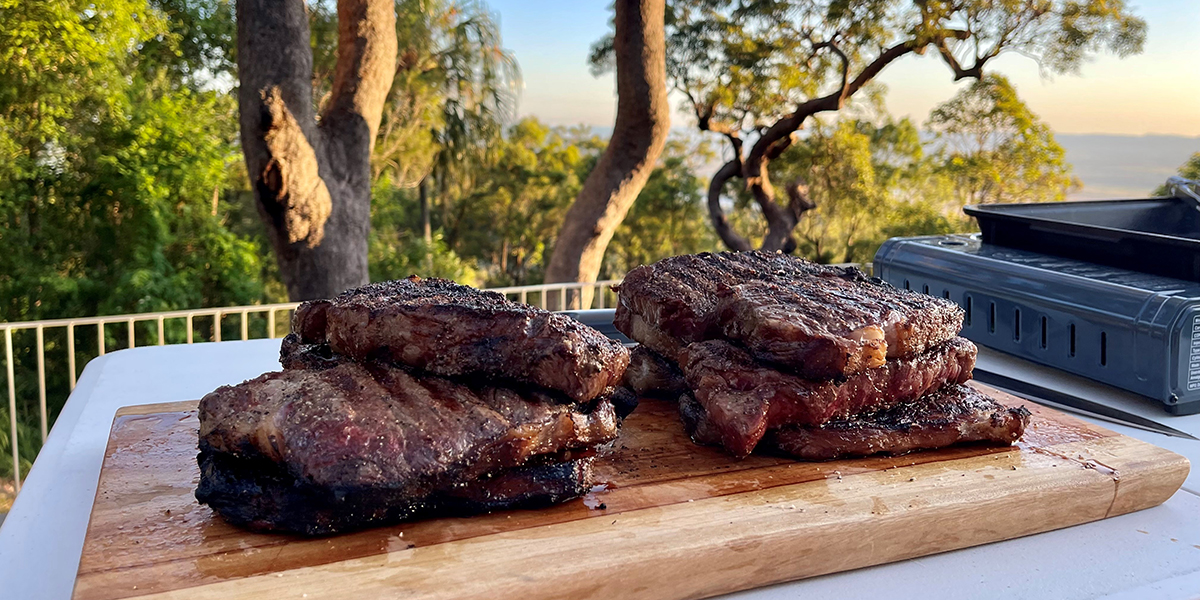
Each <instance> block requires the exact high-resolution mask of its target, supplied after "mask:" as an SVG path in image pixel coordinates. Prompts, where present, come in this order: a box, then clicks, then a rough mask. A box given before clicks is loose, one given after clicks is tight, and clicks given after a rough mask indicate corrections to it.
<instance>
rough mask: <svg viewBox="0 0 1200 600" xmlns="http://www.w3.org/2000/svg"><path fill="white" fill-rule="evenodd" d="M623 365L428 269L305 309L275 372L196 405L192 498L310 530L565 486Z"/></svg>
mask: <svg viewBox="0 0 1200 600" xmlns="http://www.w3.org/2000/svg"><path fill="white" fill-rule="evenodd" d="M628 361H629V356H628V353H627V352H626V350H625V348H624V347H622V346H621V345H620V344H618V343H616V342H614V341H612V340H609V339H608V338H606V337H605V336H604V335H602V334H601V333H599V332H598V331H596V330H594V329H591V328H588V327H586V326H583V325H581V324H579V323H577V322H576V321H574V320H572V319H570V318H568V317H566V316H564V315H557V314H552V313H549V312H546V311H544V310H538V309H535V308H531V307H529V306H525V305H520V304H515V303H513V302H509V301H508V300H506V299H505V298H504V297H503V296H501V295H499V294H495V293H489V292H481V291H479V290H476V289H474V288H470V287H466V286H461V285H458V284H455V283H453V282H450V281H445V280H440V279H420V278H416V277H411V278H409V279H407V280H401V281H393V282H386V283H379V284H372V285H369V286H366V287H363V288H359V289H355V290H350V291H348V292H345V293H343V294H341V295H339V296H337V297H336V298H333V299H332V300H322V301H313V302H306V303H304V304H302V305H301V306H300V307H299V308H298V309H297V310H296V314H295V317H294V319H293V333H292V334H291V335H289V336H288V337H287V338H286V339H285V340H284V344H283V347H282V352H281V362H282V363H283V367H284V369H283V371H280V372H274V373H267V374H264V375H262V376H260V377H258V378H256V379H252V380H250V381H246V382H244V383H242V384H239V385H235V386H226V387H222V388H219V389H217V390H216V391H214V392H212V393H210V394H208V395H207V396H205V397H204V399H203V400H201V402H200V455H199V463H200V470H201V474H200V485H199V487H198V488H197V490H196V497H197V498H198V499H199V500H200V501H201V502H204V503H207V504H208V505H209V506H211V507H212V508H213V509H214V510H216V511H217V512H219V513H220V514H222V515H223V516H224V517H225V518H226V519H228V520H230V521H232V522H234V523H236V524H239V525H243V526H246V527H250V528H253V529H260V530H271V531H289V532H297V533H303V534H309V535H319V534H328V533H335V532H339V531H345V530H350V529H356V528H361V527H365V526H372V525H380V524H385V523H391V522H396V521H399V520H404V519H408V518H412V517H415V516H425V515H429V514H433V513H446V512H452V513H455V514H461V513H466V512H480V511H487V510H496V509H501V508H511V507H529V506H537V505H544V504H549V503H554V502H560V501H563V500H566V499H569V498H574V497H578V496H580V495H582V494H583V493H585V492H586V491H587V490H588V489H589V488H590V486H591V463H592V460H593V458H592V457H593V455H594V454H595V452H596V450H597V448H598V447H600V446H601V445H603V444H606V443H608V442H611V441H612V440H613V439H614V438H615V437H616V435H617V424H618V423H617V414H616V412H615V410H614V407H613V403H612V401H611V395H612V394H613V386H614V385H616V384H617V383H618V382H619V381H620V380H621V377H622V375H623V373H624V371H625V367H626V365H627V364H628Z"/></svg>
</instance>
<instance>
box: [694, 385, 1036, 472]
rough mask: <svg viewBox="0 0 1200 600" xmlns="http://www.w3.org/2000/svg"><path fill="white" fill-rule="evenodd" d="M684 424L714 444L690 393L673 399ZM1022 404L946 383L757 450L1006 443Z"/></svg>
mask: <svg viewBox="0 0 1200 600" xmlns="http://www.w3.org/2000/svg"><path fill="white" fill-rule="evenodd" d="M679 402H680V404H679V408H680V414H681V415H682V416H683V422H684V426H685V427H686V428H687V431H688V433H689V434H690V435H691V436H692V439H693V440H695V441H696V443H698V444H708V445H719V444H721V434H720V432H719V431H718V429H717V428H716V427H715V426H714V424H713V423H712V421H711V420H710V419H709V418H708V417H709V415H708V413H706V412H705V410H704V407H703V406H701V405H700V403H699V402H697V401H696V400H695V399H694V398H692V397H691V396H690V395H687V394H685V395H683V396H681V397H680V400H679ZM1029 416H1030V415H1029V411H1028V410H1026V409H1025V408H1024V407H1021V408H1008V407H1005V406H1003V405H1001V404H999V403H997V402H996V401H995V400H992V399H991V398H988V397H987V396H985V395H983V394H982V393H980V392H979V391H978V390H975V389H974V388H971V387H968V386H965V385H949V386H946V387H944V388H942V389H941V390H938V391H936V392H933V393H931V394H927V395H926V396H924V397H922V398H921V399H920V400H917V401H916V402H911V403H906V404H901V405H897V406H893V407H891V408H888V409H885V410H881V411H876V412H872V413H868V414H864V415H858V416H855V417H850V418H847V419H837V420H833V421H829V422H828V423H825V424H824V425H820V426H816V427H805V426H798V425H787V426H783V427H780V428H778V429H773V430H771V431H768V432H767V434H766V436H765V437H764V438H763V440H762V443H761V444H760V445H759V447H758V448H759V450H760V451H761V450H766V451H768V452H778V453H782V454H785V455H788V456H792V457H795V458H802V459H806V460H828V459H833V458H844V457H854V456H870V455H872V454H880V453H886V454H904V453H907V452H912V451H914V450H926V449H933V448H943V447H946V446H952V445H954V444H960V443H966V442H990V443H995V444H1011V443H1013V442H1015V441H1016V440H1017V439H1018V438H1020V437H1021V434H1022V433H1023V432H1024V431H1025V426H1026V425H1028V424H1029Z"/></svg>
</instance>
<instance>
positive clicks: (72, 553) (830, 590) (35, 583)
mask: <svg viewBox="0 0 1200 600" xmlns="http://www.w3.org/2000/svg"><path fill="white" fill-rule="evenodd" d="M278 355H279V340H255V341H249V342H222V343H206V344H195V345H190V346H189V345H179V346H162V347H149V348H137V349H133V350H121V351H119V352H114V353H112V354H107V355H105V356H102V357H100V358H97V359H95V360H93V361H92V362H91V363H89V364H88V366H87V368H86V369H85V370H84V373H83V376H82V377H81V378H80V380H79V383H78V385H77V386H76V389H75V392H74V393H73V394H71V398H70V399H69V400H68V402H67V404H66V406H65V407H64V409H63V411H62V414H61V415H60V416H59V418H58V421H57V422H56V423H55V425H54V429H53V430H52V431H51V432H50V436H49V438H48V439H47V441H46V445H45V447H44V448H43V449H42V452H41V454H40V455H39V456H38V458H37V461H36V462H35V463H34V465H33V468H32V470H31V471H30V472H29V475H28V477H27V478H26V480H25V484H24V488H23V490H22V492H21V494H20V495H19V496H18V497H17V500H16V502H15V503H14V505H13V507H12V511H11V512H10V513H9V515H8V518H7V519H6V520H5V521H4V524H3V525H0V596H2V597H3V598H6V599H8V598H12V599H14V600H25V599H30V600H40V599H47V600H58V599H67V598H70V596H71V590H72V586H73V583H74V578H75V572H76V570H77V569H78V566H79V557H80V552H81V551H82V548H83V536H84V531H85V529H86V527H87V522H88V516H89V514H90V512H91V507H92V500H93V498H94V496H95V493H96V482H97V479H98V477H99V473H100V465H101V461H102V460H103V457H104V449H105V446H106V444H107V442H108V433H109V429H110V427H111V425H112V420H113V416H114V415H115V413H116V410H117V409H118V408H120V407H122V406H131V405H137V404H152V403H158V402H172V401H177V400H194V399H198V398H200V397H201V396H203V395H204V394H206V393H208V392H209V391H211V390H213V389H214V388H216V387H217V386H220V385H224V384H229V383H237V382H240V381H243V380H245V379H249V378H251V377H254V376H257V375H258V374H260V373H263V372H265V371H272V370H277V369H278V368H279V364H278V361H277V358H278ZM978 368H980V369H984V370H989V371H993V372H999V373H1003V374H1005V375H1008V376H1010V377H1017V378H1021V379H1023V380H1025V381H1029V382H1032V383H1037V384H1039V385H1043V386H1046V387H1052V388H1055V389H1061V390H1063V391H1068V392H1071V393H1074V394H1077V395H1083V396H1085V397H1087V398H1089V399H1093V400H1103V401H1105V402H1109V403H1111V404H1112V405H1114V406H1119V407H1120V408H1122V409H1124V410H1128V411H1130V412H1135V413H1137V414H1140V415H1143V416H1146V417H1149V418H1152V419H1155V420H1158V421H1161V422H1164V423H1166V424H1169V425H1170V426H1171V427H1174V428H1176V429H1179V430H1182V431H1186V432H1188V433H1190V434H1192V435H1196V436H1197V437H1200V415H1194V416H1189V417H1171V416H1169V415H1167V414H1166V413H1165V412H1163V411H1162V410H1161V409H1160V408H1158V407H1157V406H1155V405H1153V404H1151V403H1147V402H1144V401H1141V400H1139V399H1138V398H1136V397H1134V396H1132V395H1129V394H1125V393H1122V392H1119V391H1116V390H1113V389H1111V388H1107V387H1105V386H1102V385H1100V384H1096V383H1093V382H1089V381H1086V380H1081V379H1078V378H1074V377H1070V376H1066V375H1063V374H1061V373H1058V372H1056V371H1052V370H1049V369H1043V368H1040V367H1036V366H1034V365H1031V364H1029V363H1026V362H1024V361H1020V360H1018V359H1014V358H1010V357H1007V356H1004V355H1000V354H997V353H993V352H987V351H984V350H981V352H980V358H979V364H978ZM1089 420H1092V421H1093V422H1096V423H1099V424H1100V425H1102V426H1104V427H1107V428H1109V429H1113V430H1115V431H1119V432H1121V433H1123V434H1125V435H1128V436H1131V437H1134V438H1138V439H1142V440H1145V441H1149V442H1151V443H1154V444H1157V445H1159V446H1162V447H1164V448H1168V449H1170V450H1173V451H1175V452H1178V453H1180V454H1183V455H1184V456H1187V457H1188V458H1189V459H1190V460H1191V461H1192V463H1193V465H1197V464H1200V441H1195V440H1187V439H1184V438H1178V437H1168V436H1164V435H1161V434H1158V433H1154V432H1149V431H1146V430H1143V429H1136V428H1133V427H1126V426H1122V425H1116V424H1113V423H1110V422H1103V421H1097V420H1094V419H1089ZM880 595H884V596H887V597H890V598H921V599H923V600H936V599H941V598H946V599H955V600H957V599H959V598H965V597H971V598H1005V599H1014V598H1055V599H1060V598H1061V599H1075V598H1196V597H1200V473H1198V472H1197V468H1195V467H1193V469H1192V473H1191V475H1190V476H1189V477H1188V480H1187V482H1186V483H1185V484H1184V489H1183V490H1180V491H1179V492H1178V493H1176V494H1175V495H1174V496H1173V497H1172V498H1171V499H1169V500H1168V501H1167V502H1166V503H1164V504H1163V505H1161V506H1158V507H1155V508H1152V509H1149V510H1144V511H1141V512H1137V513H1133V514H1129V515H1124V516H1120V517H1115V518H1112V519H1107V520H1104V521H1099V522H1096V523H1089V524H1085V525H1079V526H1076V527H1071V528H1068V529H1063V530H1058V531H1052V532H1048V533H1043V534H1039V535H1035V536H1029V537H1025V538H1020V539H1016V540H1011V541H1007V542H999V543H995V544H989V545H986V546H980V547H976V548H969V549H966V550H959V551H955V552H947V553H944V554H939V555H934V556H927V557H923V558H919V559H914V560H908V561H903V562H898V563H892V564H888V565H881V566H878V567H871V568H867V569H859V570H856V571H850V572H846V573H839V574H835V575H827V576H824V577H817V578H813V579H808V580H804V581H799V582H793V583H787V584H781V585H777V586H772V587H768V588H762V589H758V590H752V591H748V592H742V593H739V594H734V595H732V596H730V598H737V599H739V600H749V599H755V600H766V599H782V598H801V597H804V598H826V597H828V598H833V597H838V598H860V597H862V598H866V597H879V596H880Z"/></svg>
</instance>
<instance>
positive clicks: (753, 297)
mask: <svg viewBox="0 0 1200 600" xmlns="http://www.w3.org/2000/svg"><path fill="white" fill-rule="evenodd" d="M619 289H620V295H619V300H620V301H619V303H618V306H617V311H616V317H615V319H614V323H615V324H616V326H617V328H618V329H620V330H621V331H622V332H623V333H625V334H626V335H628V336H629V337H630V338H632V339H635V340H637V341H638V342H640V343H642V344H645V345H646V346H648V347H649V348H650V349H652V350H654V351H656V352H658V353H660V354H662V355H664V356H666V357H668V358H671V359H675V360H679V353H680V352H681V351H682V349H683V348H684V347H685V346H687V345H688V344H690V343H693V342H698V341H702V340H705V339H712V338H717V337H727V338H730V339H735V340H739V341H741V342H742V343H743V344H744V345H745V346H746V347H747V348H749V349H750V351H751V352H752V353H754V354H755V356H757V357H759V358H761V359H763V360H767V361H773V362H777V363H781V364H785V365H787V367H788V368H789V369H792V370H795V371H798V372H800V373H802V374H805V375H806V376H808V377H813V378H819V377H832V376H836V375H844V374H849V373H853V372H856V371H859V370H862V369H865V368H871V367H875V366H879V365H880V364H882V362H883V360H884V359H885V358H897V357H903V356H911V355H912V354H915V353H919V352H921V351H924V350H926V349H928V348H930V347H932V346H935V345H937V344H938V343H941V342H943V341H945V340H948V339H950V338H951V337H954V335H956V334H957V332H958V330H959V328H960V327H961V326H962V316H963V315H962V310H961V309H960V308H959V307H958V306H957V305H955V304H954V303H952V302H949V301H947V300H943V299H941V298H935V297H932V296H926V295H922V294H917V293H915V292H911V291H908V290H898V289H896V288H893V287H892V286H890V285H888V284H887V283H885V282H883V281H882V280H880V279H875V278H869V277H867V276H866V275H864V274H863V273H862V272H861V271H859V270H858V269H854V268H845V267H833V266H827V265H817V264H813V263H811V262H808V261H806V260H803V259H800V258H795V257H792V256H788V255H784V254H772V253H764V252H722V253H718V254H709V253H703V254H695V255H686V256H676V257H671V258H667V259H663V260H661V261H659V262H657V263H654V264H653V265H649V266H642V267H638V268H636V269H634V270H632V271H630V272H629V274H628V275H626V277H625V280H624V281H623V282H622V283H621V286H620V288H619Z"/></svg>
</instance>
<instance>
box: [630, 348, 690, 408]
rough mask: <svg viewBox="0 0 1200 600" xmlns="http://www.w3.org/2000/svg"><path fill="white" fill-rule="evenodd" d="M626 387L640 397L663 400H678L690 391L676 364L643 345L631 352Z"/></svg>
mask: <svg viewBox="0 0 1200 600" xmlns="http://www.w3.org/2000/svg"><path fill="white" fill-rule="evenodd" d="M625 385H626V386H628V387H629V389H631V390H633V392H634V393H636V394H638V395H642V396H660V397H663V398H678V397H679V394H682V393H684V392H686V391H687V389H688V387H687V381H685V380H684V378H683V373H682V372H681V371H680V370H679V367H678V366H676V365H675V363H673V362H671V361H669V360H667V359H665V358H663V357H662V356H659V355H658V354H657V353H655V352H654V351H653V350H650V349H649V348H646V347H645V346H641V345H639V346H636V347H634V349H633V350H631V351H630V352H629V367H628V368H627V369H625Z"/></svg>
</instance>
